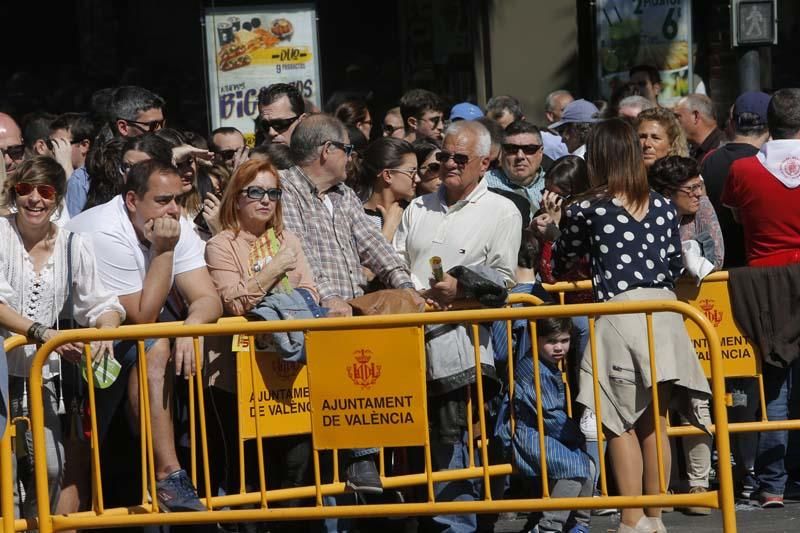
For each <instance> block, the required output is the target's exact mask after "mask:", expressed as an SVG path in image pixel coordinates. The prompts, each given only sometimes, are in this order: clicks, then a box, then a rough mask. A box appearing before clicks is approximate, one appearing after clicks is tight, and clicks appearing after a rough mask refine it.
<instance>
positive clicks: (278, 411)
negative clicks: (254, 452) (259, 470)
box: [236, 352, 311, 439]
mask: <svg viewBox="0 0 800 533" xmlns="http://www.w3.org/2000/svg"><path fill="white" fill-rule="evenodd" d="M236 361H237V363H236V366H237V368H236V370H237V372H236V373H237V380H238V392H239V426H240V432H241V437H240V438H242V439H255V438H256V437H257V433H256V414H257V415H258V417H259V419H260V420H261V435H262V436H263V437H280V436H284V435H298V434H302V433H310V432H311V414H310V413H311V403H310V399H309V388H308V370H307V368H306V366H305V365H303V364H300V363H292V362H289V361H284V360H283V359H282V358H281V357H280V356H279V355H278V354H276V353H272V352H256V367H257V369H256V372H255V381H256V386H255V390H253V382H252V367H251V365H250V353H249V352H239V353H237V354H236Z"/></svg>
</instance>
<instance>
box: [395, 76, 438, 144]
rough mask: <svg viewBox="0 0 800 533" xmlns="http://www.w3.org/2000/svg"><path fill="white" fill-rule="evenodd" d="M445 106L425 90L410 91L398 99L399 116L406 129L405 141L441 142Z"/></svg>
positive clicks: (435, 95)
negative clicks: (427, 140)
mask: <svg viewBox="0 0 800 533" xmlns="http://www.w3.org/2000/svg"><path fill="white" fill-rule="evenodd" d="M444 111H445V105H444V101H443V100H442V99H441V97H440V96H439V95H438V94H436V93H433V92H431V91H426V90H425V89H411V90H410V91H408V92H407V93H405V94H404V95H403V96H402V97H401V98H400V114H401V115H402V116H403V124H404V125H405V129H406V136H405V139H406V140H407V141H408V142H414V141H415V140H417V139H429V140H431V141H433V142H434V143H436V144H440V143H441V142H442V138H443V133H442V132H444Z"/></svg>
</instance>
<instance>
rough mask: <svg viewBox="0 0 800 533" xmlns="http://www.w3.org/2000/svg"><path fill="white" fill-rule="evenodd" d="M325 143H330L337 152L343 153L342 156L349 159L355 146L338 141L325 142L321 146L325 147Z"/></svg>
mask: <svg viewBox="0 0 800 533" xmlns="http://www.w3.org/2000/svg"><path fill="white" fill-rule="evenodd" d="M325 143H330V144H332V145H333V146H335V147H336V148H338V149H339V150H342V151H344V155H346V156H347V157H350V154H352V153H353V149H354V148H355V146H354V145H352V144H345V143H343V142H339V141H325V142H324V143H322V145H325Z"/></svg>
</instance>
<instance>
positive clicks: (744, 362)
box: [676, 274, 759, 377]
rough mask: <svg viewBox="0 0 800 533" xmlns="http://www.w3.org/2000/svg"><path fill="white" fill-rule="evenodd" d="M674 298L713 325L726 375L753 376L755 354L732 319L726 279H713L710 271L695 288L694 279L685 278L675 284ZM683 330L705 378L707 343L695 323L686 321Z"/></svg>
mask: <svg viewBox="0 0 800 533" xmlns="http://www.w3.org/2000/svg"><path fill="white" fill-rule="evenodd" d="M676 292H677V295H678V299H679V300H682V301H684V302H686V303H688V304H690V305H691V306H692V307H695V308H697V309H698V310H699V311H700V312H701V313H703V314H704V315H705V316H706V318H707V319H708V320H709V322H711V324H712V325H713V326H714V327H715V328H716V330H717V334H718V335H719V340H720V344H721V348H722V364H723V368H724V369H725V376H726V377H733V376H755V375H757V374H759V366H758V357H759V356H758V354H757V353H756V351H755V349H754V348H753V345H752V344H750V339H748V338H747V337H745V336H744V334H743V333H742V332H741V331H740V330H739V326H738V325H737V324H736V321H735V320H734V318H733V310H732V309H731V297H730V294H729V293H728V281H727V279H723V280H716V279H714V274H712V275H711V278H710V279H706V280H704V281H703V283H702V284H701V285H700V287H697V286H696V285H695V283H694V282H690V281H685V282H681V283H679V284H678V286H677V290H676ZM686 329H687V330H688V331H689V337H690V338H691V339H692V344H693V345H694V348H695V351H697V357H698V358H699V359H700V364H701V365H702V366H703V371H704V372H705V374H706V377H710V376H711V368H710V366H711V365H710V362H709V355H708V345H707V342H706V339H705V337H704V336H703V333H702V332H701V331H700V328H699V327H697V325H695V323H694V322H693V321H691V320H689V319H687V320H686Z"/></svg>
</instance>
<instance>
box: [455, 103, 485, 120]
mask: <svg viewBox="0 0 800 533" xmlns="http://www.w3.org/2000/svg"><path fill="white" fill-rule="evenodd" d="M482 116H483V111H481V108H480V107H478V106H476V105H475V104H470V103H469V102H461V103H460V104H456V105H454V106H453V109H451V110H450V120H451V121H454V120H475V119H476V118H481V117H482Z"/></svg>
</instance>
